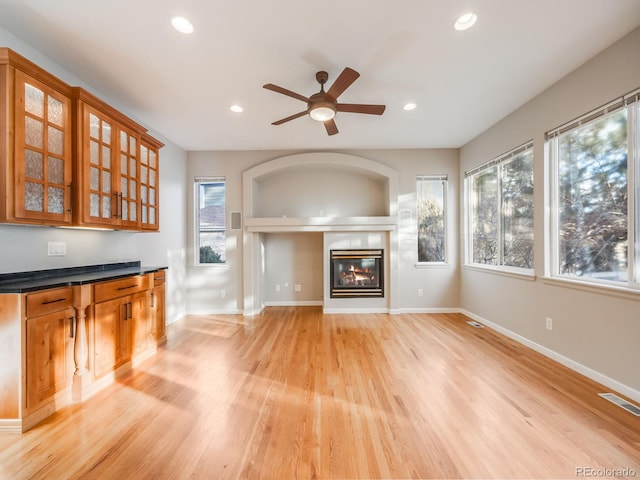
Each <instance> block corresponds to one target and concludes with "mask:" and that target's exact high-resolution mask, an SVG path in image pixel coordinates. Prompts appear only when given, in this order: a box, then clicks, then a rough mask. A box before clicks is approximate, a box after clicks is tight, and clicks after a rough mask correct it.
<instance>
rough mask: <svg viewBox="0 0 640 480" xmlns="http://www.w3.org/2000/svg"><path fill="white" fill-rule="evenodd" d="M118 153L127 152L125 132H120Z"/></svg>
mask: <svg viewBox="0 0 640 480" xmlns="http://www.w3.org/2000/svg"><path fill="white" fill-rule="evenodd" d="M120 151H121V152H125V153H126V152H127V132H125V131H123V130H121V131H120Z"/></svg>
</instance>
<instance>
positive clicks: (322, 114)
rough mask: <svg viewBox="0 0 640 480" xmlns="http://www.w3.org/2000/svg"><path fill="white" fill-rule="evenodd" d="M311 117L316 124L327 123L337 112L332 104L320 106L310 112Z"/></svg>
mask: <svg viewBox="0 0 640 480" xmlns="http://www.w3.org/2000/svg"><path fill="white" fill-rule="evenodd" d="M309 116H310V117H311V118H313V119H314V120H315V121H316V122H326V121H327V120H331V119H332V118H333V117H335V116H336V111H335V110H334V109H333V106H332V105H330V104H319V105H316V106H314V107H312V108H311V110H309Z"/></svg>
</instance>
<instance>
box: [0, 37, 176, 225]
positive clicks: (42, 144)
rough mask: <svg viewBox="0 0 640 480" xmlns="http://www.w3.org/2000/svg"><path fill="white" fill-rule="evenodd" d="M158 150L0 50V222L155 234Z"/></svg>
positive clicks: (82, 95)
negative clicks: (151, 231)
mask: <svg viewBox="0 0 640 480" xmlns="http://www.w3.org/2000/svg"><path fill="white" fill-rule="evenodd" d="M163 146H164V145H163V144H162V143H161V142H159V141H157V140H156V139H154V138H153V137H151V136H150V135H149V134H148V133H147V132H146V129H145V128H144V127H142V126H141V125H139V124H138V123H136V122H134V121H133V120H131V119H130V118H128V117H127V116H126V115H124V114H122V113H121V112H119V111H118V110H116V109H114V108H113V107H111V106H110V105H108V104H106V103H105V102H103V101H102V100H100V99H99V98H97V97H96V96H94V95H93V94H91V93H89V92H88V91H86V90H84V89H83V88H80V87H70V86H68V85H66V84H65V83H64V82H62V81H60V80H59V79H57V78H56V77H54V76H52V75H50V74H49V73H47V72H45V71H44V70H42V69H40V68H39V67H37V66H36V65H34V64H32V63H31V62H29V61H28V60H26V59H25V58H23V57H21V56H20V55H18V54H16V53H15V52H13V51H11V50H9V49H7V48H0V196H1V198H0V222H9V223H35V224H41V225H71V226H88V227H101V228H112V229H118V230H135V231H148V230H157V229H158V218H159V211H158V208H159V201H158V200H159V197H158V186H159V185H158V184H159V177H158V174H159V151H160V149H161V148H162V147H163Z"/></svg>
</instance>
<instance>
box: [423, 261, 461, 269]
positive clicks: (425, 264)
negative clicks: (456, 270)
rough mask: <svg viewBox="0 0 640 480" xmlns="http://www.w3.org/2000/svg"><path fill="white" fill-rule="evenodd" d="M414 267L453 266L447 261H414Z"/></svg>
mask: <svg viewBox="0 0 640 480" xmlns="http://www.w3.org/2000/svg"><path fill="white" fill-rule="evenodd" d="M413 266H414V267H415V268H453V266H454V265H453V264H452V263H448V262H416V263H415V264H414V265H413Z"/></svg>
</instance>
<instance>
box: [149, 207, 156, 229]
mask: <svg viewBox="0 0 640 480" xmlns="http://www.w3.org/2000/svg"><path fill="white" fill-rule="evenodd" d="M149 223H150V224H151V225H155V224H156V209H155V208H149Z"/></svg>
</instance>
